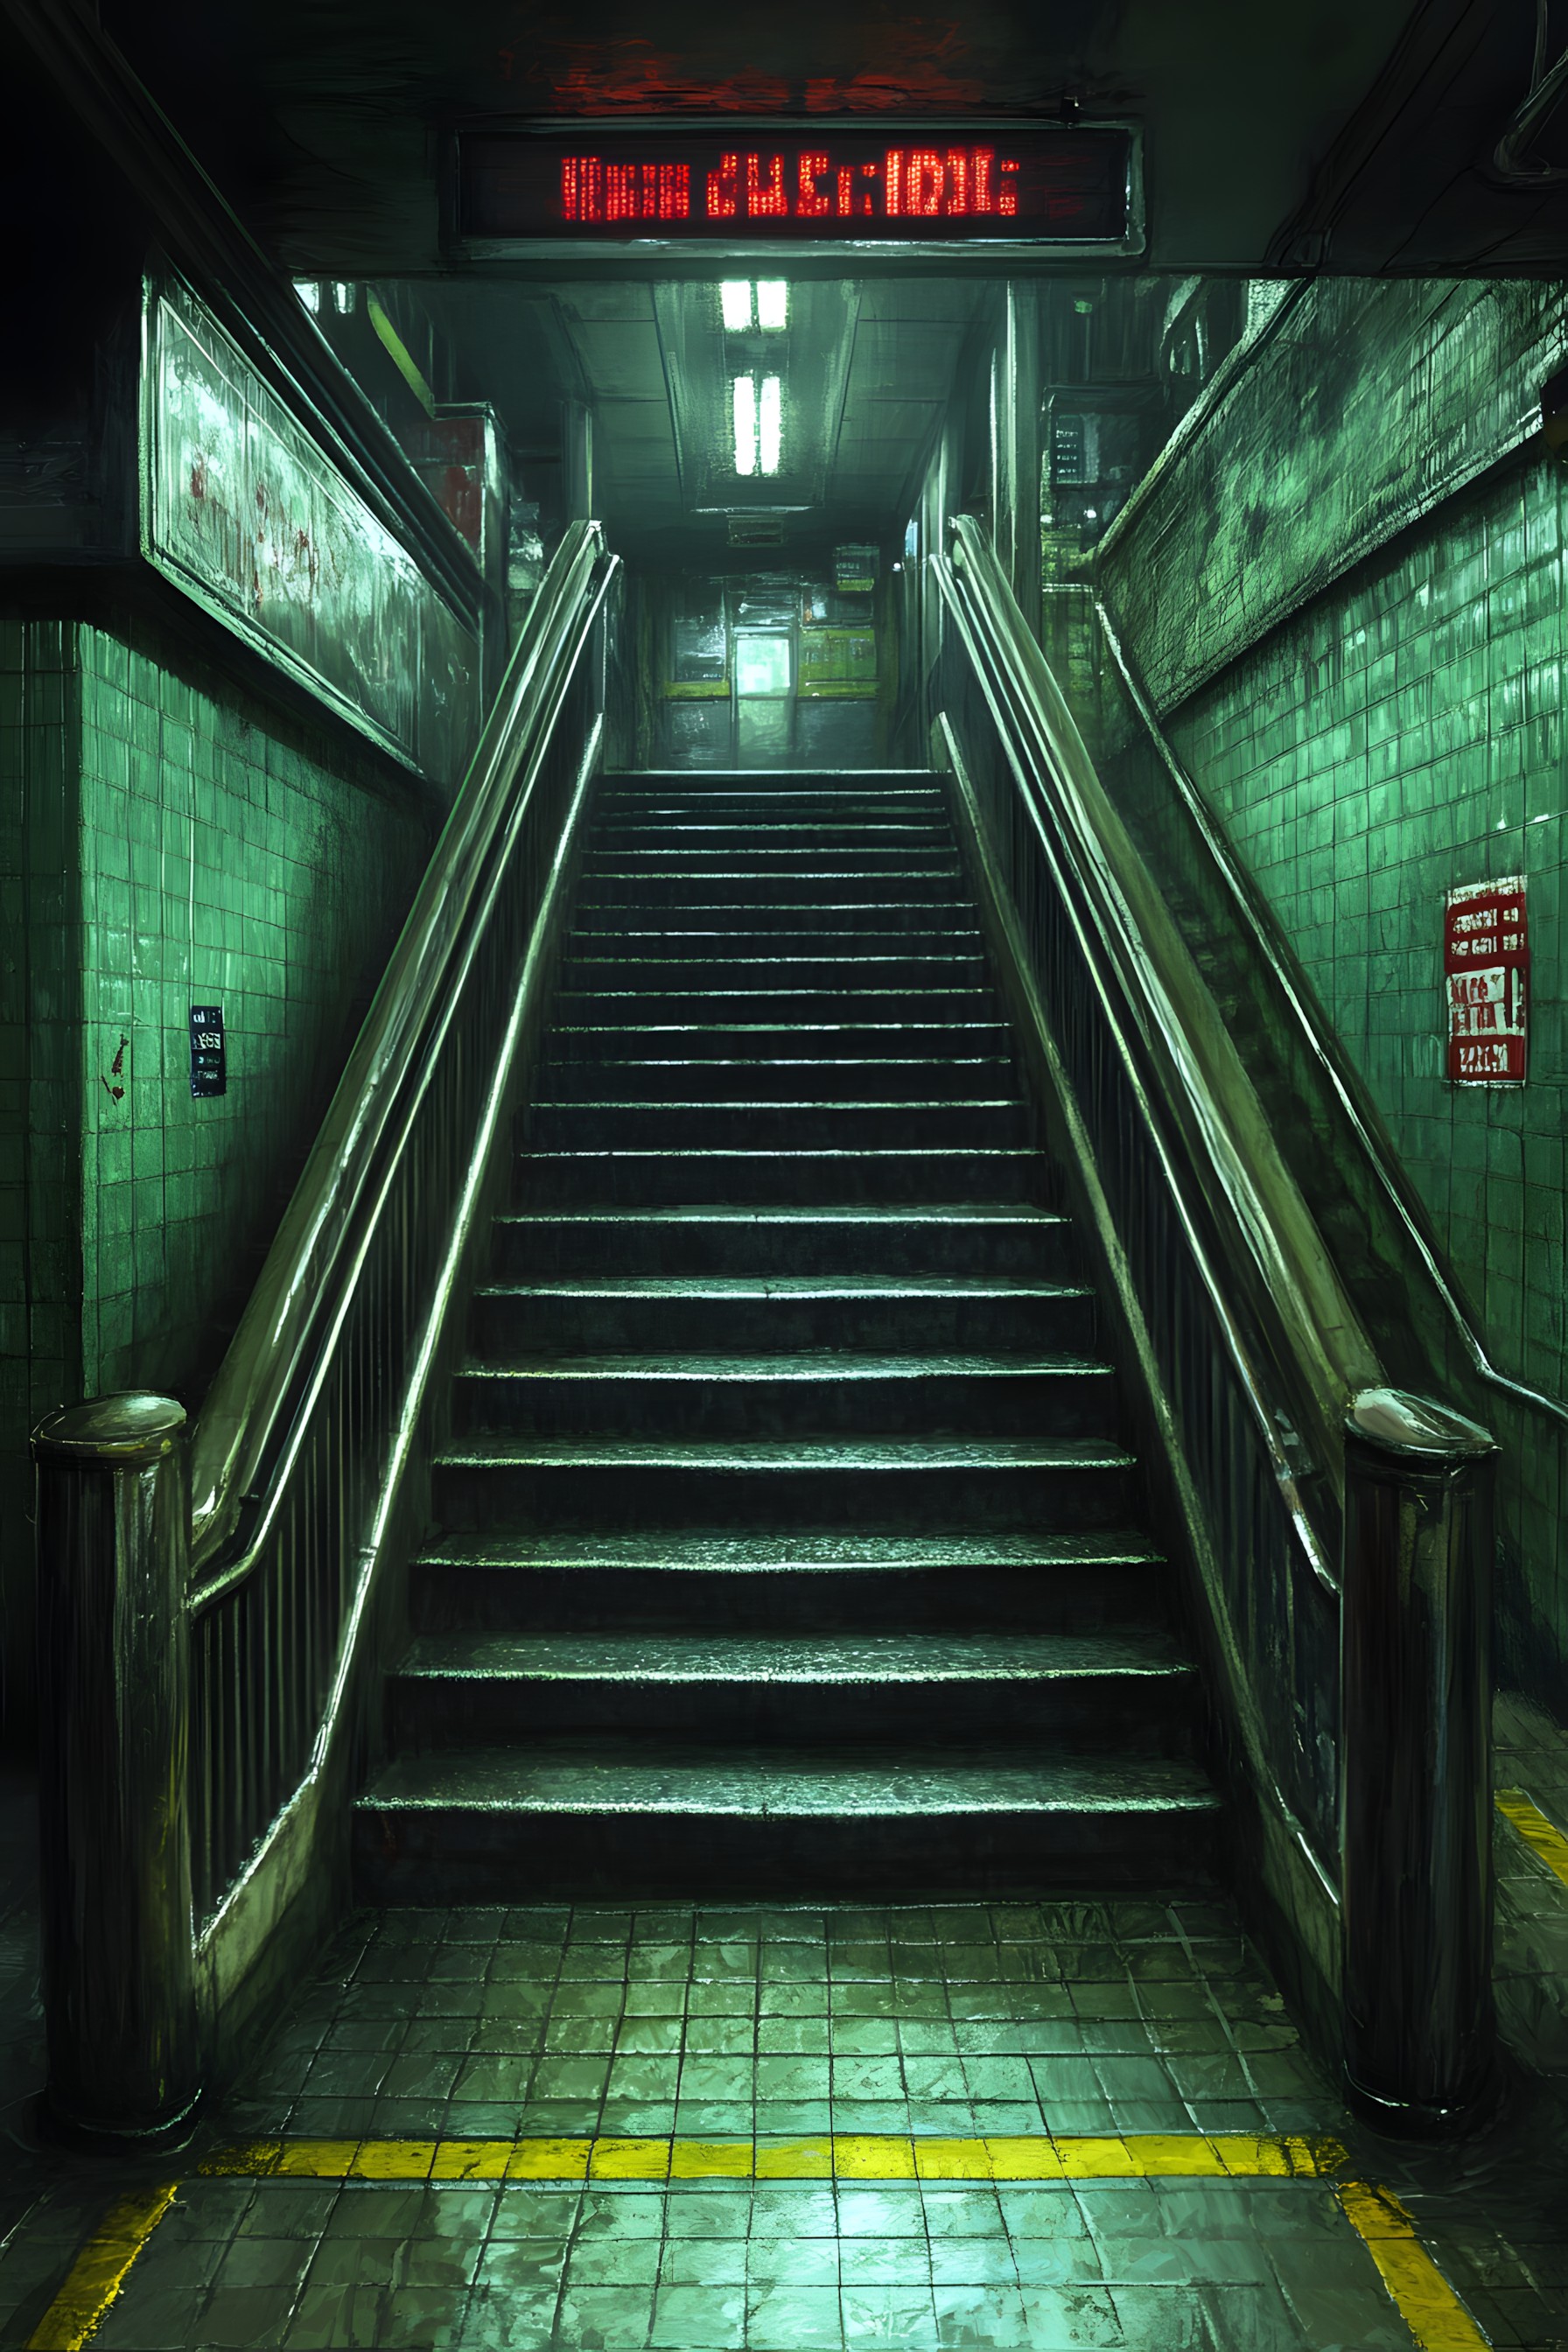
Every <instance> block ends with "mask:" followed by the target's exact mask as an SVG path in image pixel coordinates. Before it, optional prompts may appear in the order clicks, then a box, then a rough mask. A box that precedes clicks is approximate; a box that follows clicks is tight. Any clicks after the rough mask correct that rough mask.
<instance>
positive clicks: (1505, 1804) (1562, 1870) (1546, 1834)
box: [1497, 1789, 1568, 1886]
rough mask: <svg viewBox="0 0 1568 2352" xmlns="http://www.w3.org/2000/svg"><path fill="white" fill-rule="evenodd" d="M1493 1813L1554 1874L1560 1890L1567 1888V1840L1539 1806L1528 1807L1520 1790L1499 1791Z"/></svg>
mask: <svg viewBox="0 0 1568 2352" xmlns="http://www.w3.org/2000/svg"><path fill="white" fill-rule="evenodd" d="M1497 1809H1498V1811H1499V1812H1500V1813H1501V1814H1502V1816H1503V1818H1504V1820H1505V1821H1510V1822H1512V1823H1513V1825H1514V1828H1515V1829H1516V1830H1517V1831H1518V1832H1519V1833H1520V1836H1521V1838H1522V1839H1523V1840H1524V1843H1525V1844H1526V1845H1527V1846H1529V1848H1530V1850H1531V1853H1538V1854H1539V1855H1540V1856H1541V1859H1542V1862H1543V1863H1544V1864H1546V1867H1547V1869H1548V1870H1554V1871H1555V1872H1556V1873H1557V1875H1558V1877H1559V1878H1560V1879H1561V1880H1562V1881H1563V1885H1564V1886H1568V1837H1564V1836H1563V1832H1562V1831H1561V1830H1560V1829H1558V1828H1556V1827H1555V1826H1554V1824H1553V1823H1552V1822H1549V1821H1548V1820H1547V1818H1546V1815H1545V1814H1544V1813H1543V1812H1542V1810H1541V1808H1540V1806H1539V1805H1537V1804H1534V1803H1532V1801H1531V1799H1530V1798H1529V1797H1527V1796H1526V1795H1525V1793H1524V1790H1522V1789H1500V1790H1498V1792H1497Z"/></svg>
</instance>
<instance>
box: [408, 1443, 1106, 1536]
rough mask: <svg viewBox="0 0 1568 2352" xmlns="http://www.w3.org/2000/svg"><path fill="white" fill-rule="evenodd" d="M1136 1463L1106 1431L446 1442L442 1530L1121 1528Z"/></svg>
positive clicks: (440, 1457) (436, 1505) (437, 1487)
mask: <svg viewBox="0 0 1568 2352" xmlns="http://www.w3.org/2000/svg"><path fill="white" fill-rule="evenodd" d="M1132 1467H1133V1459H1132V1456H1131V1454H1129V1453H1127V1452H1125V1451H1124V1450H1123V1448H1121V1446H1120V1445H1117V1444H1114V1443H1111V1442H1110V1441H1108V1440H1105V1439H1101V1438H1067V1439H1060V1440H1058V1441H1056V1442H1054V1443H1052V1442H1047V1441H1045V1440H1041V1439H1036V1438H962V1437H954V1438H945V1439H944V1438H937V1437H929V1436H921V1437H877V1438H862V1439H847V1438H844V1437H840V1436H837V1435H797V1436H795V1437H791V1438H785V1439H769V1438H761V1437H757V1438H746V1439H724V1438H650V1437H641V1436H637V1437H624V1438H618V1439H613V1438H591V1437H583V1438H531V1439H530V1440H528V1441H527V1442H526V1443H525V1444H519V1443H518V1442H517V1441H516V1440H515V1439H509V1438H506V1437H501V1436H476V1437H469V1438H467V1439H456V1438H454V1439H453V1440H451V1441H450V1442H449V1443H448V1444H447V1445H445V1446H444V1447H443V1448H442V1449H441V1451H440V1452H439V1453H438V1454H437V1457H436V1463H435V1473H434V1480H433V1494H432V1505H433V1509H434V1513H435V1517H436V1521H437V1525H438V1526H441V1527H444V1528H492V1529H504V1528H529V1527H545V1528H575V1529H578V1530H581V1531H586V1530H588V1529H590V1528H605V1529H609V1528H616V1529H626V1528H639V1527H640V1528H680V1527H692V1526H701V1527H707V1528H735V1529H739V1530H750V1531H753V1532H754V1531H757V1530H761V1529H773V1530H781V1529H784V1528H832V1527H842V1528H868V1529H870V1530H873V1531H875V1532H877V1533H879V1534H909V1533H910V1532H912V1531H914V1530H915V1529H917V1528H922V1527H925V1528H931V1529H933V1530H935V1529H941V1528H1005V1529H1007V1530H1009V1531H1010V1532H1013V1533H1017V1532H1019V1531H1021V1530H1023V1529H1026V1528H1042V1527H1043V1528H1089V1527H1110V1526H1113V1525H1114V1526H1121V1525H1124V1524H1125V1522H1126V1521H1127V1519H1128V1518H1129V1517H1130V1516H1131V1505H1132V1500H1133V1496H1132V1486H1131V1471H1132Z"/></svg>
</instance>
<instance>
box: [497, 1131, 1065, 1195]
mask: <svg viewBox="0 0 1568 2352" xmlns="http://www.w3.org/2000/svg"><path fill="white" fill-rule="evenodd" d="M1056 1184H1057V1177H1056V1171H1054V1169H1053V1168H1052V1166H1051V1164H1050V1162H1049V1161H1048V1160H1047V1159H1046V1158H1045V1156H1044V1154H1043V1153H1041V1152H1038V1151H1033V1150H1029V1149H1028V1148H1027V1146H1022V1145H1021V1146H1017V1147H1011V1146H1009V1147H1005V1148H1001V1149H995V1150H975V1149H973V1148H972V1147H969V1146H966V1145H964V1144H933V1145H928V1146H926V1147H924V1148H922V1149H919V1150H915V1149H911V1148H910V1147H908V1146H904V1147H902V1148H897V1147H895V1148H889V1149H886V1150H867V1149H863V1148H861V1147H858V1146H857V1147H854V1148H852V1149H851V1148H842V1149H839V1148H835V1147H834V1146H832V1145H818V1146H799V1147H795V1146H789V1147H786V1146H784V1145H782V1144H774V1143H771V1142H752V1143H747V1144H742V1145H738V1146H737V1147H735V1148H734V1149H732V1150H726V1149H723V1148H721V1146H719V1145H717V1144H709V1145H701V1144H690V1145H683V1146H681V1147H680V1148H679V1150H677V1149H673V1148H670V1147H668V1146H667V1147H664V1148H661V1147H660V1146H658V1144H650V1145H648V1146H647V1148H646V1149H640V1150H639V1149H634V1148H632V1147H631V1146H629V1145H627V1146H625V1147H622V1148H620V1149H616V1150H612V1149H611V1148H610V1147H609V1146H607V1145H601V1146H592V1145H585V1146H584V1147H582V1148H580V1149H577V1150H573V1149H572V1148H570V1147H563V1149H561V1150H542V1149H541V1148H540V1147H538V1146H537V1145H535V1146H533V1147H532V1148H531V1149H530V1150H527V1151H525V1152H523V1153H522V1154H521V1156H520V1158H519V1160H518V1162H517V1170H516V1177H515V1188H514V1193H513V1202H514V1205H515V1206H517V1207H519V1208H536V1207H537V1208H544V1207H556V1206H560V1205H563V1204H566V1205H570V1206H573V1207H577V1206H582V1205H584V1204H586V1203H588V1202H600V1203H603V1204H605V1205H611V1204H616V1203H619V1204H624V1205H626V1206H627V1207H630V1206H633V1205H637V1206H639V1207H646V1206H652V1205H660V1206H674V1205H675V1204H677V1203H679V1204H681V1205H683V1206H687V1207H696V1206H699V1205H701V1204H703V1203H705V1202H714V1203H718V1204H721V1205H725V1206H734V1205H738V1204H740V1203H742V1202H745V1203H748V1204H759V1205H761V1204H766V1205H770V1206H771V1205H774V1204H784V1205H788V1206H791V1207H805V1206H808V1205H810V1204H812V1203H814V1202H829V1201H831V1202H844V1201H872V1202H929V1201H945V1200H950V1199H951V1198H952V1195H953V1194H954V1193H955V1192H973V1193H983V1194H984V1195H985V1196H986V1197H987V1198H989V1199H991V1200H994V1201H997V1202H1012V1203H1020V1204H1021V1203H1024V1202H1044V1201H1048V1200H1049V1198H1050V1197H1051V1195H1052V1193H1053V1192H1054V1190H1055V1188H1056Z"/></svg>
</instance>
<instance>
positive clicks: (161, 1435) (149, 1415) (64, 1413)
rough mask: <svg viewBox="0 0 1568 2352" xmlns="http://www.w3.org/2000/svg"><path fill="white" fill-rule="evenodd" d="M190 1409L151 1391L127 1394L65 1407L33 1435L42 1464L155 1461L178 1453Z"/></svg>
mask: <svg viewBox="0 0 1568 2352" xmlns="http://www.w3.org/2000/svg"><path fill="white" fill-rule="evenodd" d="M185 1418H186V1416H185V1408H184V1405H183V1404H176V1402H174V1398H173V1397H166V1396H158V1395H155V1394H154V1393H153V1391H150V1390H147V1389H125V1390H121V1391H117V1392H115V1393H114V1394H112V1395H110V1396H100V1397H89V1398H88V1399H87V1401H86V1402H85V1403H82V1404H68V1405H62V1406H60V1407H59V1408H58V1411H56V1412H51V1413H50V1414H49V1415H48V1416H47V1419H46V1420H44V1421H41V1422H40V1423H38V1426H37V1429H36V1430H35V1431H34V1432H33V1456H34V1459H35V1461H38V1462H79V1463H90V1462H109V1463H116V1462H124V1463H131V1462H156V1461H157V1460H158V1459H159V1458H160V1456H162V1455H163V1454H168V1453H170V1452H172V1451H173V1449H174V1446H175V1445H176V1444H178V1443H179V1440H180V1434H181V1432H182V1431H183V1430H184V1426H185Z"/></svg>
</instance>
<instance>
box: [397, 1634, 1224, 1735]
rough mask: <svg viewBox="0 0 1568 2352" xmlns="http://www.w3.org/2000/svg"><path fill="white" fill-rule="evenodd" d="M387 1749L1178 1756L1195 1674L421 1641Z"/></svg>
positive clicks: (835, 1647)
mask: <svg viewBox="0 0 1568 2352" xmlns="http://www.w3.org/2000/svg"><path fill="white" fill-rule="evenodd" d="M388 1696H389V1701H390V1713H389V1716H388V1732H389V1735H390V1737H391V1738H392V1740H393V1742H394V1744H395V1746H396V1747H397V1748H399V1749H405V1748H406V1749H410V1750H414V1749H420V1748H472V1747H491V1746H494V1747H507V1746H525V1745H526V1746H531V1745H533V1744H534V1743H535V1742H536V1741H538V1740H541V1739H550V1738H552V1737H555V1736H557V1735H565V1736H568V1737H571V1736H574V1735H580V1734H583V1733H585V1732H607V1733H611V1734H622V1735H624V1734H637V1735H646V1736H652V1737H655V1738H670V1739H690V1738H702V1739H705V1740H711V1739H723V1740H731V1741H734V1742H736V1743H737V1744H740V1745H742V1746H745V1745H753V1744H756V1743H758V1742H762V1741H767V1742H778V1743H781V1744H784V1745H787V1746H801V1745H817V1744H821V1743H827V1744H831V1745H833V1746H838V1745H840V1744H842V1745H844V1746H846V1747H848V1746H852V1745H858V1744H859V1743H862V1742H864V1741H867V1740H885V1739H895V1740H902V1739H910V1740H919V1739H921V1738H929V1736H930V1732H931V1724H932V1720H933V1717H935V1716H937V1715H938V1714H939V1713H940V1717H941V1721H942V1732H943V1736H944V1738H963V1739H986V1740H1001V1739H1016V1738H1019V1737H1023V1738H1028V1739H1030V1740H1038V1739H1046V1740H1068V1741H1071V1742H1072V1743H1073V1744H1074V1745H1075V1746H1079V1747H1081V1748H1085V1749H1094V1750H1100V1751H1103V1750H1104V1749H1106V1748H1110V1747H1118V1748H1123V1749H1128V1750H1134V1751H1137V1752H1140V1753H1145V1754H1159V1755H1184V1754H1190V1752H1191V1750H1192V1746H1193V1737H1194V1703H1195V1700H1196V1696H1197V1677H1196V1673H1195V1670H1194V1666H1193V1665H1192V1663H1191V1661H1190V1660H1188V1659H1187V1658H1185V1657H1184V1656H1183V1654H1182V1653H1181V1652H1180V1651H1179V1650H1178V1649H1177V1647H1176V1645H1175V1643H1173V1640H1172V1639H1171V1636H1170V1635H1169V1634H1168V1633H1163V1632H1161V1631H1158V1630H1156V1629H1152V1628H1148V1627H1144V1628H1140V1629H1138V1630H1136V1631H1124V1632H1119V1633H1110V1632H1107V1631H1104V1630H1101V1631H1099V1632H1094V1633H1041V1632H1037V1631H1025V1632H1020V1631H1018V1630H1017V1629H1016V1628H1007V1629H1005V1630H990V1631H985V1632H959V1631H948V1630H943V1631H941V1632H935V1631H931V1632H901V1633H858V1634H853V1633H847V1632H846V1631H845V1630H844V1629H843V1628H835V1629H833V1630H832V1631H830V1632H825V1633H811V1632H810V1631H808V1630H804V1629H803V1630H797V1631H794V1632H791V1633H767V1634H758V1633H712V1632H694V1631H688V1630H681V1629H679V1628H677V1629H669V1628H657V1627H656V1628H648V1629H646V1630H634V1631H626V1630H614V1631H610V1630H606V1631H604V1632H598V1633H585V1632H584V1631H583V1630H582V1629H581V1628H575V1629H563V1630H562V1631H559V1632H549V1631H542V1632H529V1633H426V1634H421V1635H420V1636H419V1637H418V1638H417V1639H416V1641H415V1642H413V1643H412V1644H411V1645H410V1647H409V1649H408V1652H407V1654H406V1655H405V1658H404V1660H403V1662H402V1664H400V1666H399V1667H398V1669H397V1671H396V1673H395V1675H393V1676H392V1677H391V1680H390V1683H389V1686H388Z"/></svg>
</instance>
